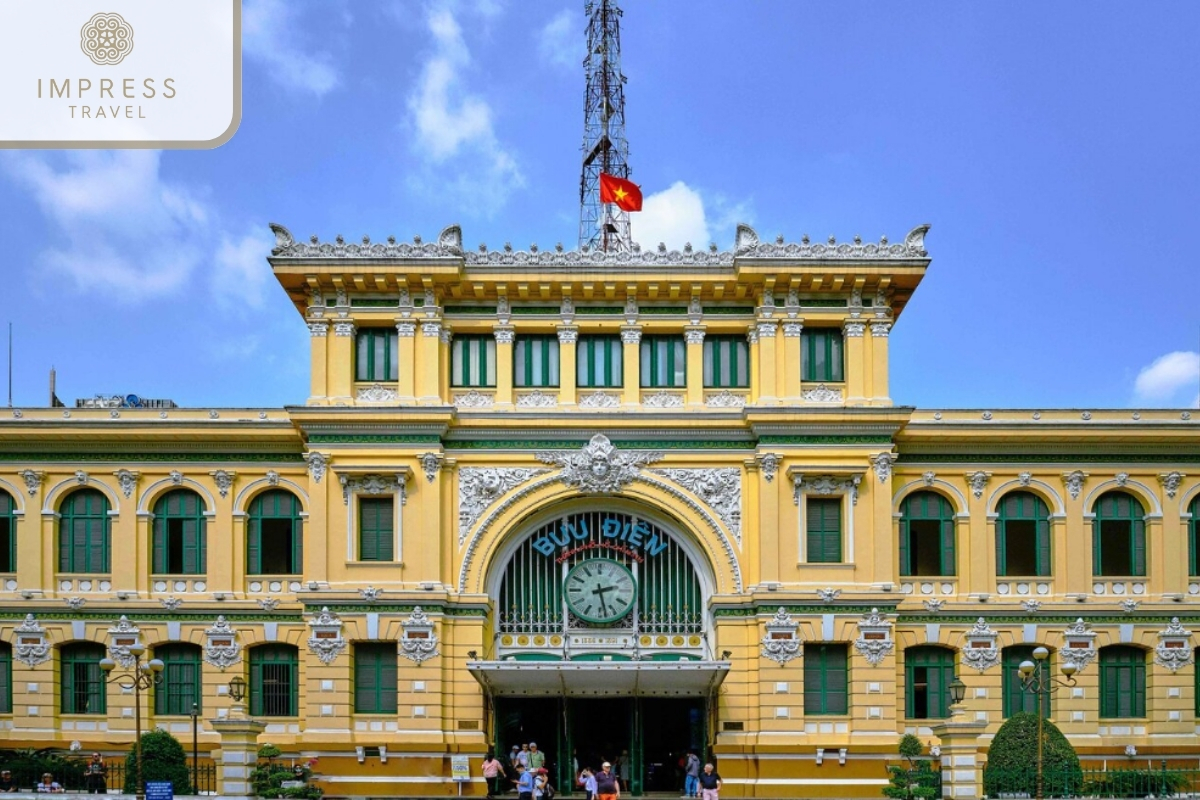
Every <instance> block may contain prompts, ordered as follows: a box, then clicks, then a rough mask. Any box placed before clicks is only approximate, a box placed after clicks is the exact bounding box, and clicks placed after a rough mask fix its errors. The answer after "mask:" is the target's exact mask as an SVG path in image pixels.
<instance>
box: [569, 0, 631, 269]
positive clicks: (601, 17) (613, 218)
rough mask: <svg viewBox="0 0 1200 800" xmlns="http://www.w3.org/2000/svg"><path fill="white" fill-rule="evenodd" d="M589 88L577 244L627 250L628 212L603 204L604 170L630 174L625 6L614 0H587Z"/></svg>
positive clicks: (585, 108) (617, 174)
mask: <svg viewBox="0 0 1200 800" xmlns="http://www.w3.org/2000/svg"><path fill="white" fill-rule="evenodd" d="M584 11H585V13H586V14H587V15H588V29H587V44H588V52H587V58H586V59H585V60H584V70H585V71H586V72H587V90H586V93H585V95H584V99H583V174H582V176H581V177H580V179H579V202H580V213H579V246H580V249H583V248H584V247H587V248H588V249H590V250H601V251H604V252H610V251H613V252H615V251H622V250H628V249H629V248H630V245H631V243H632V242H631V239H630V238H629V214H628V212H625V211H622V210H620V209H619V208H617V207H616V206H614V205H612V204H611V203H601V202H600V173H601V172H606V173H608V174H609V175H615V176H616V177H618V178H626V179H627V178H629V143H628V141H626V139H625V75H624V74H622V72H621V9H620V8H618V7H617V1H616V0H587V3H586V4H585V6H584Z"/></svg>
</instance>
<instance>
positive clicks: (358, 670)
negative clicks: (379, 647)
mask: <svg viewBox="0 0 1200 800" xmlns="http://www.w3.org/2000/svg"><path fill="white" fill-rule="evenodd" d="M378 709H379V675H378V659H377V658H376V654H375V651H374V650H373V649H372V648H370V647H358V648H355V653H354V710H355V711H357V712H359V713H363V714H374V713H377V712H378Z"/></svg>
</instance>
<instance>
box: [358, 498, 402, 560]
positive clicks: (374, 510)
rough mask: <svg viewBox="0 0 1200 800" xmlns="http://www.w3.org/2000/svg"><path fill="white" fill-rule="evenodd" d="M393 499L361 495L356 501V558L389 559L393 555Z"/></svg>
mask: <svg viewBox="0 0 1200 800" xmlns="http://www.w3.org/2000/svg"><path fill="white" fill-rule="evenodd" d="M395 513H396V505H395V501H394V500H393V498H391V497H362V498H359V501H358V560H359V561H391V560H392V559H393V558H394V557H395V547H394V542H395V539H396V537H395V533H396V531H395V526H394V524H393V522H394V516H395Z"/></svg>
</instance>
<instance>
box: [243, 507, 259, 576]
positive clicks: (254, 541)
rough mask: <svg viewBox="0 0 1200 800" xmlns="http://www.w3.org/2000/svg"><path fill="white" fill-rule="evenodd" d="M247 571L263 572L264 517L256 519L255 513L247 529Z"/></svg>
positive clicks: (252, 572)
mask: <svg viewBox="0 0 1200 800" xmlns="http://www.w3.org/2000/svg"><path fill="white" fill-rule="evenodd" d="M246 572H247V573H249V574H250V575H261V574H262V519H255V518H254V516H253V515H251V517H250V522H249V525H248V526H247V529H246Z"/></svg>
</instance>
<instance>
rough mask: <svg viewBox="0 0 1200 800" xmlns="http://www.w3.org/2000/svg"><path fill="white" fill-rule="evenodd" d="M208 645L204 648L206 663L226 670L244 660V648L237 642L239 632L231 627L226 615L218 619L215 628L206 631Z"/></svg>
mask: <svg viewBox="0 0 1200 800" xmlns="http://www.w3.org/2000/svg"><path fill="white" fill-rule="evenodd" d="M204 635H205V636H206V637H207V640H208V641H207V643H206V644H205V646H204V661H205V663H207V664H212V665H213V666H214V667H216V668H218V669H221V670H224V669H226V668H228V667H232V666H233V665H234V664H236V663H238V662H239V661H241V660H242V648H241V646H240V645H239V644H238V641H237V631H235V630H234V629H233V628H231V627H230V625H229V622H227V621H226V619H225V616H224V615H220V616H218V617H217V621H216V622H215V623H214V624H213V626H212V627H211V628H209V629H207V630H205V631H204Z"/></svg>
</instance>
